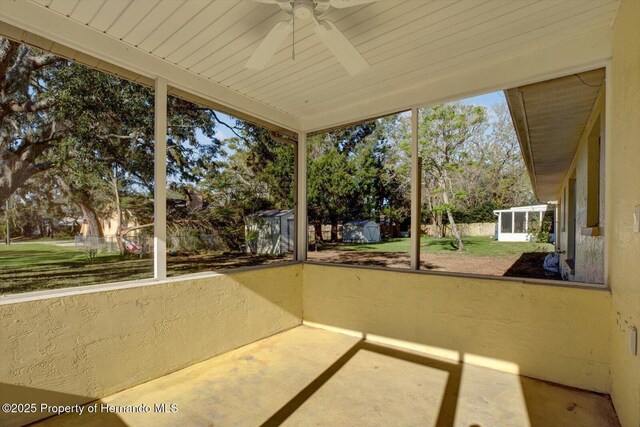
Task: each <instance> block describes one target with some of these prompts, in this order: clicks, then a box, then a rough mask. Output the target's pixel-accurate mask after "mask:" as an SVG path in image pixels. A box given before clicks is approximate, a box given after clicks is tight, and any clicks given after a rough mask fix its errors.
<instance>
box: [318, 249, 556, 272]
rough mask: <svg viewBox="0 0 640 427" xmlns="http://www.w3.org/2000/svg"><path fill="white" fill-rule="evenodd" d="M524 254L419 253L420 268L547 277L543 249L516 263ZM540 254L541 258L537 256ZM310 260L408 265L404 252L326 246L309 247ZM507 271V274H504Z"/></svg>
mask: <svg viewBox="0 0 640 427" xmlns="http://www.w3.org/2000/svg"><path fill="white" fill-rule="evenodd" d="M523 255H525V254H514V255H501V256H491V255H482V256H480V255H471V254H467V253H455V252H452V253H446V254H442V253H437V254H421V256H420V268H421V269H424V270H431V271H447V272H454V273H468V274H484V275H490V276H511V277H537V278H548V277H546V276H545V274H544V270H543V268H542V260H544V257H545V256H546V253H544V252H540V253H536V254H535V255H536V256H535V257H531V258H530V259H527V263H525V264H521V265H520V266H519V267H518V268H516V269H513V267H514V265H517V264H518V262H519V261H520V259H521V258H522V256H523ZM539 257H541V258H539ZM307 258H308V259H309V260H310V261H322V262H332V263H337V264H352V265H375V266H380V267H391V268H407V269H408V268H409V265H410V259H411V257H410V255H409V254H408V253H404V252H364V251H354V250H336V249H327V250H322V251H317V252H316V251H309V253H308V256H307ZM507 273H509V274H507Z"/></svg>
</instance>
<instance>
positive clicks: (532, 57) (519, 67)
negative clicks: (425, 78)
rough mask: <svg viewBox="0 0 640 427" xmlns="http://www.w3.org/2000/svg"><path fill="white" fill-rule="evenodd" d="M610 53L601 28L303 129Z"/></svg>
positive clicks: (571, 67)
mask: <svg viewBox="0 0 640 427" xmlns="http://www.w3.org/2000/svg"><path fill="white" fill-rule="evenodd" d="M611 55H612V30H611V28H602V29H600V30H596V31H592V32H589V33H585V34H583V35H581V36H578V37H574V38H571V39H567V40H564V41H562V42H559V43H556V44H553V45H550V46H547V47H545V48H543V49H538V50H535V51H531V52H526V53H522V54H519V55H515V56H513V57H511V58H508V59H506V60H502V61H498V62H494V63H491V64H488V65H484V66H480V67H478V66H475V65H474V64H473V63H471V64H468V65H467V67H460V68H461V69H466V70H467V71H464V72H462V73H459V74H456V75H453V76H448V77H445V78H442V79H439V80H435V81H430V82H428V83H424V84H421V85H419V86H416V87H413V88H410V89H403V90H400V91H398V92H396V93H391V94H386V95H383V96H380V97H378V98H374V99H368V100H356V101H357V102H355V103H353V104H349V105H347V106H344V107H343V108H340V109H334V110H331V111H329V112H326V113H322V114H318V115H314V116H311V117H304V118H303V129H305V130H306V131H307V132H318V131H322V130H325V129H332V128H336V127H340V126H342V125H346V124H351V123H357V122H359V121H363V120H367V119H371V118H375V117H382V116H385V115H388V114H393V113H396V112H398V111H406V110H410V109H411V108H413V107H426V106H429V105H434V104H438V103H441V102H451V101H457V100H461V99H464V98H468V97H471V96H476V95H481V94H484V93H489V92H494V91H498V90H503V89H508V88H512V87H517V86H522V85H526V84H531V83H537V82H540V81H543V80H548V79H552V78H557V77H562V76H566V75H568V74H573V73H578V72H582V71H588V70H592V69H594V68H599V67H603V66H605V65H606V64H607V63H608V61H609V59H610V58H611Z"/></svg>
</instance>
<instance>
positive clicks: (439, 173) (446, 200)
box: [419, 103, 486, 251]
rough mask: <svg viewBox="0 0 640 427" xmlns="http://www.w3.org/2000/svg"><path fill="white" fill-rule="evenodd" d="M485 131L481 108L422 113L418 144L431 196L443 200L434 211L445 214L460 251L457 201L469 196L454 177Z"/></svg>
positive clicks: (456, 105) (446, 106)
mask: <svg viewBox="0 0 640 427" xmlns="http://www.w3.org/2000/svg"><path fill="white" fill-rule="evenodd" d="M485 127H486V115H485V111H484V108H482V107H477V106H470V105H463V104H460V103H453V104H444V105H436V106H434V107H431V108H427V109H422V110H420V123H419V144H420V154H421V156H422V159H423V170H425V171H426V173H428V174H429V176H430V177H432V178H433V180H434V184H435V189H433V190H432V191H431V192H432V194H437V195H438V196H440V197H441V200H442V203H440V204H439V205H437V206H434V207H433V210H434V211H436V212H438V211H440V212H443V213H446V215H447V219H448V222H449V225H450V226H451V231H452V234H453V235H454V237H455V238H456V241H457V247H458V250H459V251H462V250H464V244H463V242H462V237H461V235H460V232H459V231H458V228H457V226H456V222H455V219H454V218H453V211H454V206H455V204H456V199H457V198H460V197H464V196H465V195H466V193H465V192H463V191H460V189H459V188H456V186H455V185H454V180H453V175H454V174H456V173H459V172H460V171H461V168H463V167H464V165H466V164H467V163H468V161H469V151H470V148H471V146H472V145H473V144H474V143H476V144H477V143H479V140H480V139H481V138H482V137H483V134H484V130H485Z"/></svg>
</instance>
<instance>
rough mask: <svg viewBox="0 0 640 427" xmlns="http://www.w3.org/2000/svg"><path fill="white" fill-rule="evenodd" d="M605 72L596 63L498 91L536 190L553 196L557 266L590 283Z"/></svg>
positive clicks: (598, 262) (598, 225)
mask: <svg viewBox="0 0 640 427" xmlns="http://www.w3.org/2000/svg"><path fill="white" fill-rule="evenodd" d="M605 74H606V70H605V69H604V68H600V69H597V70H593V71H589V72H585V73H579V74H575V75H572V76H567V77H561V78H557V79H552V80H548V81H545V82H541V83H536V84H532V85H525V86H521V87H518V88H514V89H509V90H507V91H506V92H505V93H506V96H507V102H508V103H509V108H510V110H511V114H512V117H513V122H514V124H515V127H516V133H517V134H518V139H519V141H520V145H521V146H522V152H523V153H528V154H526V155H525V156H524V159H525V163H526V164H527V167H528V169H529V174H530V176H531V181H532V183H533V188H534V191H535V194H536V197H537V198H538V199H539V200H555V201H557V203H558V211H559V214H558V218H557V236H558V238H557V243H556V252H558V253H559V255H560V272H561V274H562V276H563V277H565V278H567V279H569V280H577V281H580V282H590V283H603V282H604V274H605V272H604V253H605V251H604V250H605V238H606V237H605V233H604V228H605V227H604V224H605V218H606V212H605V197H606V187H605V179H606V171H605V158H606V147H607V144H608V137H607V121H606V115H605V108H604V106H605V99H606V91H607V89H606V87H605V84H604V83H605ZM550 112H553V114H550ZM549 152H555V153H556V155H555V156H549V154H548V153H549ZM503 224H504V223H503Z"/></svg>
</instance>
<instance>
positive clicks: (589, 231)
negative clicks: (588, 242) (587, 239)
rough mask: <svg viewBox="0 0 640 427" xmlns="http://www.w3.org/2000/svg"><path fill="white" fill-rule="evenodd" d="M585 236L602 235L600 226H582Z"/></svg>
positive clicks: (582, 232)
mask: <svg viewBox="0 0 640 427" xmlns="http://www.w3.org/2000/svg"><path fill="white" fill-rule="evenodd" d="M580 234H582V235H583V236H591V237H595V236H599V235H600V227H582V230H581V233H580Z"/></svg>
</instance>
